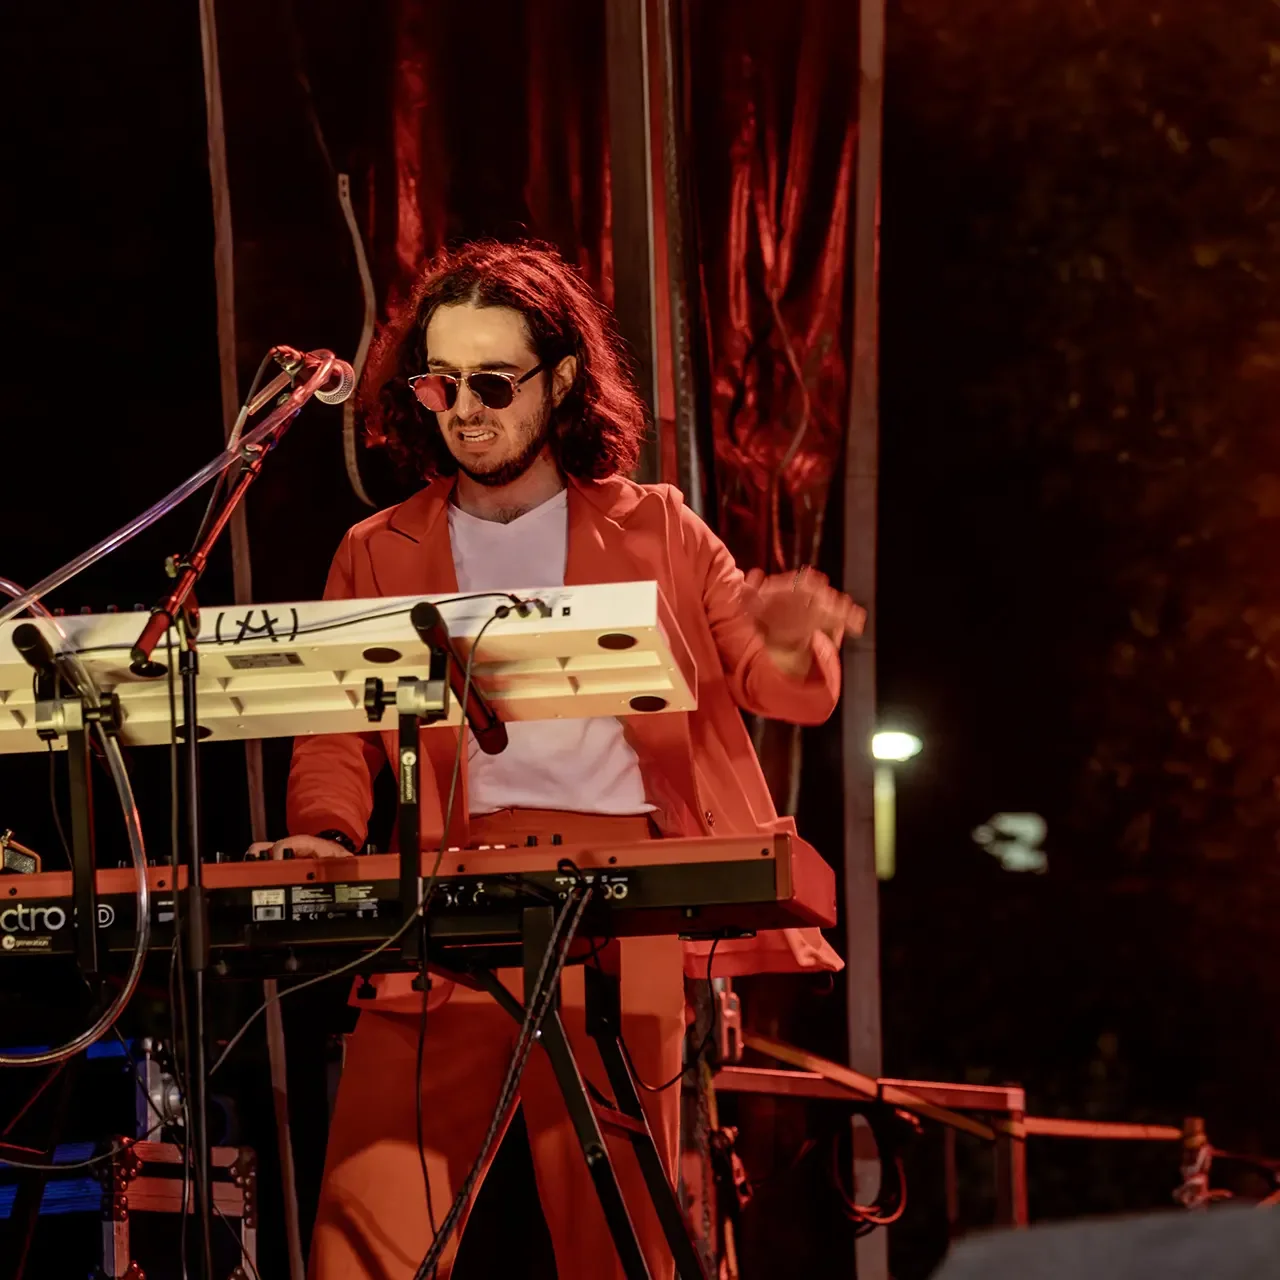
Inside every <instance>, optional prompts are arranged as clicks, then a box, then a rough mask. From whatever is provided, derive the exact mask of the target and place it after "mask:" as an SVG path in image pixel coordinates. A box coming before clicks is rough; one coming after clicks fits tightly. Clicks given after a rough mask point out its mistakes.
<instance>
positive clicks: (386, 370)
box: [360, 240, 647, 480]
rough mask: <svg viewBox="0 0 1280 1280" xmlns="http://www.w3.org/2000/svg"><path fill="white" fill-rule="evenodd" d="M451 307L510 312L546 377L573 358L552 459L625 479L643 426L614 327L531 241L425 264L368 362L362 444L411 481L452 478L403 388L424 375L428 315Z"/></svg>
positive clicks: (447, 458) (470, 249)
mask: <svg viewBox="0 0 1280 1280" xmlns="http://www.w3.org/2000/svg"><path fill="white" fill-rule="evenodd" d="M459 303H464V304H470V305H472V306H478V307H510V308H511V309H512V310H514V311H518V312H519V313H520V314H521V315H522V316H523V317H524V322H525V326H526V328H527V329H528V332H529V339H530V343H531V345H532V347H533V350H534V351H535V352H536V353H537V356H538V359H539V361H542V362H544V363H546V364H547V365H548V367H553V366H554V365H556V364H557V363H559V361H561V360H563V359H564V358H565V356H575V357H576V358H577V362H578V367H577V374H576V376H575V378H574V381H573V385H572V386H571V387H570V388H569V391H568V393H567V394H566V395H565V396H564V398H563V399H562V400H561V401H560V403H559V405H557V406H556V407H555V408H554V409H553V410H552V415H551V424H550V445H551V450H552V453H553V455H554V456H555V458H556V461H557V462H558V463H559V465H560V468H561V469H562V470H563V471H564V472H566V473H567V474H568V475H571V476H575V477H577V478H578V479H583V480H585V479H595V480H600V479H603V478H604V477H606V476H611V475H614V474H616V473H618V472H623V473H626V472H629V471H630V470H632V468H633V467H634V466H635V464H636V461H637V459H638V458H639V456H640V442H641V440H642V439H643V437H644V433H645V429H646V425H647V417H646V412H645V407H644V402H643V401H642V400H641V399H640V396H639V394H638V393H637V391H636V384H635V380H634V378H633V377H632V374H631V370H630V368H629V366H628V363H627V360H626V356H625V354H624V350H623V346H622V340H621V338H620V336H619V334H618V328H617V324H616V322H615V321H614V318H613V315H612V314H611V312H610V311H609V309H608V308H607V307H606V306H605V305H604V304H603V303H602V302H601V301H600V300H599V299H598V298H597V297H596V296H595V294H594V293H592V291H591V289H590V287H589V286H588V285H587V283H586V282H585V281H584V280H583V279H582V277H581V276H580V275H579V274H578V273H577V271H575V270H574V269H573V268H572V267H571V266H570V265H569V264H568V263H567V262H565V261H564V259H563V258H561V256H560V255H559V253H557V252H556V250H555V249H554V248H553V247H552V246H551V245H549V244H543V243H540V242H536V241H518V242H516V243H511V244H504V243H500V242H499V241H496V240H477V241H473V242H472V243H470V244H466V245H463V246H462V247H460V248H457V249H452V250H449V249H446V250H444V251H442V252H441V253H440V254H438V255H437V256H436V258H435V259H434V260H433V261H432V262H431V264H430V265H429V266H428V267H427V269H426V271H425V272H423V275H422V278H421V279H420V280H419V281H418V283H417V285H416V286H415V288H414V290H413V292H412V294H411V295H410V296H409V298H408V299H407V301H406V302H405V303H404V304H403V305H402V306H401V307H400V308H399V309H398V310H397V311H396V312H395V313H394V314H393V315H392V316H391V318H390V319H389V320H388V322H387V324H386V325H385V326H384V327H383V329H382V332H381V333H380V334H379V336H378V339H377V341H376V343H375V344H374V347H373V350H372V352H371V354H370V357H369V363H368V367H367V371H366V375H365V377H364V379H363V380H362V386H361V392H360V403H361V405H362V407H363V410H364V421H365V433H366V437H367V439H368V441H369V443H370V444H372V445H376V446H382V447H385V448H386V449H387V451H388V452H389V453H390V455H391V457H392V459H393V460H394V461H395V463H396V464H397V465H398V466H399V467H400V468H401V469H402V470H403V471H405V472H406V473H408V474H409V475H410V476H412V477H413V478H414V479H430V478H432V477H435V476H449V475H454V474H455V473H456V472H457V470H458V465H457V463H456V462H455V461H454V458H453V455H452V454H451V453H450V452H449V449H448V447H447V446H446V444H445V442H444V439H443V437H442V436H441V434H440V429H439V427H438V425H437V423H436V415H435V414H434V413H432V412H431V411H430V410H428V409H425V408H424V407H423V406H422V405H421V404H419V403H418V401H417V399H416V397H415V396H414V394H413V391H412V389H411V388H410V386H409V379H410V378H411V377H413V376H414V375H415V374H419V373H426V372H427V342H426V335H427V326H428V325H429V324H430V323H431V317H432V316H433V315H434V314H435V312H436V309H437V308H439V307H447V306H454V305H456V304H459Z"/></svg>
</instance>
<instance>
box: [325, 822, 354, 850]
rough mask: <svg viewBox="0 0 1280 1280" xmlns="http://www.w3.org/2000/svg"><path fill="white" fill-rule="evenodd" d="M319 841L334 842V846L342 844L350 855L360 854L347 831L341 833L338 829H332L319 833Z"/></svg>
mask: <svg viewBox="0 0 1280 1280" xmlns="http://www.w3.org/2000/svg"><path fill="white" fill-rule="evenodd" d="M316 839H317V840H332V841H333V842H334V844H340V845H341V846H342V847H343V848H344V849H345V850H346V851H347V852H348V853H359V852H360V850H359V849H358V848H357V847H356V842H355V841H354V840H353V839H352V838H351V837H350V836H349V835H347V833H346V832H345V831H339V830H338V829H337V828H336V827H330V828H329V830H328V831H317V832H316Z"/></svg>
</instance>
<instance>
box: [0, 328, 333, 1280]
mask: <svg viewBox="0 0 1280 1280" xmlns="http://www.w3.org/2000/svg"><path fill="white" fill-rule="evenodd" d="M272 358H274V359H276V360H277V362H278V363H280V364H281V365H282V366H283V368H284V371H285V372H284V374H283V375H281V377H284V378H296V379H297V385H295V386H294V388H293V390H292V391H291V392H290V393H289V394H288V395H287V396H285V397H284V398H283V399H282V400H281V402H280V403H278V404H277V405H276V406H275V408H274V409H272V411H271V412H270V413H268V414H267V416H266V417H265V418H264V419H263V420H262V421H261V422H260V423H258V424H257V425H256V426H254V427H253V429H252V430H250V431H248V432H247V433H245V434H243V435H241V429H242V427H243V425H244V423H245V422H246V420H247V418H248V417H249V416H251V411H252V410H254V409H255V408H261V407H262V406H264V405H265V403H266V402H267V401H268V399H269V398H270V397H271V396H273V395H274V394H275V389H276V388H277V387H278V386H279V385H280V380H279V379H277V380H276V382H274V383H272V384H271V385H269V386H268V387H266V388H265V389H263V390H262V391H261V393H259V387H258V383H259V382H260V381H261V379H262V377H263V375H264V374H265V371H266V368H267V366H268V364H269V362H270V360H271V359H272ZM321 392H324V393H325V395H326V396H327V397H328V398H330V399H331V400H334V401H338V400H341V399H344V398H345V397H346V396H347V395H349V394H350V392H351V386H350V366H348V365H346V363H345V362H344V361H341V360H339V359H338V358H337V357H336V356H335V355H334V354H333V353H332V352H330V351H314V352H310V353H305V354H304V353H302V352H298V351H296V350H295V349H294V348H292V347H274V348H272V349H271V351H269V352H268V354H267V357H266V358H264V360H263V362H262V364H261V365H260V366H259V371H258V376H257V378H255V382H254V385H253V386H252V387H251V388H250V390H249V395H248V397H247V399H246V402H245V405H244V407H243V409H242V411H241V414H240V418H239V420H238V421H237V423H236V429H235V431H234V432H233V433H232V440H231V441H230V442H229V444H228V447H227V449H225V450H224V451H223V453H222V454H220V455H219V456H218V457H217V458H215V459H214V460H213V462H211V463H209V464H208V465H207V466H205V467H202V468H201V469H200V470H199V471H198V472H196V474H195V475H193V476H192V477H191V478H190V479H188V480H186V481H184V482H183V484H181V485H179V486H178V487H177V488H176V489H174V490H173V492H172V493H170V494H169V495H168V496H167V497H165V498H163V499H161V501H160V502H158V503H156V504H155V505H154V506H152V507H150V508H149V509H148V510H147V511H145V512H144V513H143V514H142V515H141V516H138V517H137V518H136V519H134V520H132V521H130V522H129V523H128V524H127V525H125V526H123V527H122V528H120V529H118V530H117V531H116V532H115V533H113V534H111V535H110V536H108V537H107V538H105V539H103V540H102V541H101V542H99V543H97V544H96V545H95V546H93V547H91V548H90V549H89V550H88V551H86V552H84V553H83V554H82V555H80V556H77V557H76V558H75V559H74V560H72V561H70V562H69V563H68V564H66V565H64V566H63V567H62V568H61V569H58V570H56V571H55V572H54V573H52V574H50V575H49V576H48V577H46V578H44V579H43V580H42V581H41V582H39V583H37V584H36V586H35V587H33V588H31V589H30V590H28V591H25V592H21V593H18V594H16V598H15V599H14V600H12V601H11V602H10V603H9V604H7V605H5V606H4V607H2V608H0V623H2V622H5V621H7V620H8V619H9V618H12V617H15V616H16V615H17V614H19V613H21V612H22V611H23V610H24V609H27V608H29V607H32V606H35V605H37V604H38V602H39V601H40V599H41V597H42V596H44V595H45V594H47V593H48V592H49V591H52V590H53V589H54V588H55V587H57V586H60V585H62V584H63V583H65V582H67V581H68V580H69V579H71V578H72V577H74V576H75V575H76V574H77V573H79V572H80V571H81V570H83V569H85V568H87V567H88V566H89V565H91V564H94V563H95V562H96V561H98V560H100V559H101V558H102V557H103V556H105V555H107V554H108V553H110V552H111V551H113V550H115V549H116V548H117V547H119V546H122V545H123V544H124V543H125V542H127V541H129V540H130V539H131V538H132V537H134V536H135V535H136V534H138V533H139V532H141V531H142V530H143V529H145V528H147V527H148V526H150V525H151V524H153V523H154V522H155V521H156V520H158V519H159V518H160V517H161V516H163V515H165V514H166V513H167V512H169V511H170V510H172V509H173V507H175V506H176V505H177V504H178V503H179V502H181V501H183V500H184V499H185V498H187V497H189V496H190V495H191V494H193V493H195V492H196V491H197V490H198V489H199V488H201V487H202V486H203V485H204V484H206V483H207V482H208V481H209V480H213V479H215V478H217V480H218V483H217V484H216V485H215V488H214V492H213V496H212V497H211V499H210V501H209V505H208V508H207V510H206V512H205V517H204V520H203V521H202V522H201V526H200V531H199V533H198V535H197V537H196V540H195V545H194V546H193V548H192V550H191V551H190V552H189V553H188V554H186V555H185V556H180V557H170V558H169V560H168V561H167V562H166V569H167V571H168V573H169V576H170V577H171V578H173V579H174V586H173V589H172V590H171V591H170V592H169V594H168V595H167V596H166V597H165V599H164V600H162V601H161V602H160V603H158V604H157V605H156V606H155V608H154V609H153V610H152V611H151V616H150V617H149V618H148V620H147V622H146V624H145V626H144V627H143V629H142V632H141V634H140V635H138V636H137V638H136V639H135V640H134V641H133V643H132V644H130V645H129V646H128V648H127V650H126V652H127V654H128V657H129V659H130V661H129V670H130V671H131V672H132V673H133V674H134V675H135V676H137V677H139V678H141V679H147V678H155V677H158V676H161V675H165V674H166V673H167V668H166V667H165V666H163V665H161V664H160V663H157V662H155V661H153V659H152V654H153V651H154V650H155V648H156V647H157V646H158V645H159V644H160V643H161V641H164V640H166V639H168V640H169V641H170V642H172V640H173V633H174V632H175V631H176V633H177V641H176V648H177V650H178V653H179V668H180V672H181V678H182V712H183V724H182V728H181V730H180V731H179V732H180V735H181V736H182V737H183V739H184V762H185V767H184V783H185V802H186V803H185V810H186V825H187V842H186V855H187V858H186V867H187V874H188V882H187V889H186V893H185V894H184V895H183V900H182V902H181V904H180V907H179V910H178V914H177V919H176V920H175V922H174V927H175V930H176V931H177V933H178V935H179V944H180V950H181V952H182V959H183V964H184V966H185V973H186V976H187V979H188V984H189V990H188V996H187V1000H186V1004H187V1006H188V1009H189V1012H190V1023H189V1024H188V1026H187V1027H186V1029H185V1030H186V1033H187V1034H186V1035H185V1036H184V1043H185V1045H186V1048H187V1051H188V1053H189V1054H190V1055H191V1061H190V1062H188V1063H187V1067H186V1070H185V1071H184V1076H185V1078H186V1080H187V1084H188V1088H189V1094H190V1096H189V1116H190V1124H189V1126H188V1135H189V1137H190V1140H191V1148H192V1152H193V1167H194V1182H195V1189H196V1205H197V1212H196V1214H195V1220H196V1240H195V1247H196V1256H197V1258H198V1264H197V1266H198V1271H197V1275H198V1277H199V1280H212V1275H211V1271H212V1263H211V1255H210V1237H211V1234H212V1230H213V1226H212V1224H213V1200H212V1190H211V1186H212V1177H211V1167H210V1164H209V1143H208V1116H207V1105H206V1097H205V1083H206V1070H205V1063H206V1061H207V1055H206V1051H205V1009H204V977H205V972H206V970H207V967H208V938H207V935H206V917H205V910H204V892H203V883H202V872H203V864H204V859H203V854H202V847H201V842H202V821H201V809H200V804H201V793H200V768H199V750H198V748H199V739H200V721H199V711H198V695H199V676H200V664H199V657H198V646H199V637H200V621H199V613H198V609H197V607H196V603H195V597H194V594H193V592H194V589H195V586H196V583H197V582H198V581H199V579H200V576H201V574H202V573H203V572H204V568H205V565H206V563H207V561H208V557H209V553H210V551H211V550H212V548H213V546H214V544H215V543H216V541H217V539H218V537H219V536H220V534H221V533H222V531H223V529H224V528H226V526H227V524H228V523H229V521H230V520H231V516H232V514H233V512H234V511H235V509H236V508H237V506H238V505H239V504H240V502H241V500H242V499H243V497H244V495H245V494H246V492H247V491H248V489H249V486H250V485H251V484H252V483H253V481H254V480H255V479H256V478H257V476H258V474H259V473H260V472H261V470H262V466H263V463H264V461H265V459H266V456H267V454H269V453H270V452H271V450H272V449H274V448H275V446H276V445H277V444H279V442H280V441H281V440H282V439H283V437H284V434H285V432H286V431H287V430H288V427H289V424H290V423H291V422H292V420H293V419H294V418H295V417H296V416H297V414H298V413H299V412H300V411H301V409H302V408H303V406H304V405H305V404H306V402H307V401H308V400H309V399H310V398H311V397H312V396H315V395H317V394H319V393H321ZM233 467H238V470H237V471H236V473H235V476H234V478H232V479H230V480H229V481H228V482H227V483H225V484H224V483H223V479H222V477H223V473H224V472H227V471H230V470H231V469H232V468H233ZM132 625H134V626H136V619H134V620H133V623H132ZM22 627H27V628H29V630H25V631H23V630H21V628H22ZM8 630H9V631H10V632H11V634H10V635H8V636H6V637H4V639H3V641H2V642H0V643H2V646H3V647H4V648H6V649H7V648H9V647H10V645H12V646H13V648H14V649H15V651H16V652H18V653H19V655H20V656H21V657H22V658H23V659H24V660H25V661H27V662H28V663H29V664H30V665H32V666H33V667H35V669H36V678H35V690H34V696H33V707H32V714H31V720H30V723H29V725H28V726H27V727H29V728H31V729H32V730H33V734H34V736H33V737H32V738H31V741H33V742H34V743H36V744H38V745H39V747H41V748H43V747H44V745H45V741H46V740H47V741H49V742H59V743H60V742H61V739H62V738H63V737H64V736H65V737H66V738H67V742H66V743H65V744H64V745H66V746H67V747H68V749H69V750H70V751H71V753H72V782H73V799H72V813H73V824H74V823H75V821H76V817H75V815H76V814H77V813H80V814H81V815H82V817H83V815H85V814H91V813H92V807H91V802H90V799H89V793H88V789H87V788H88V781H87V780H88V769H87V763H86V764H85V765H84V767H83V768H77V763H76V762H77V760H81V761H87V756H85V754H84V753H85V748H84V745H83V743H84V739H85V737H86V734H87V733H88V732H89V731H92V732H94V733H95V734H96V736H97V737H98V739H99V741H100V744H101V746H102V749H103V752H104V754H105V755H106V758H107V760H108V763H109V764H110V766H111V769H112V773H113V775H116V774H117V773H118V777H117V786H118V788H119V789H120V792H121V799H122V802H123V804H124V809H125V818H126V825H127V827H128V828H129V831H130V842H131V844H132V845H133V846H134V870H135V875H136V884H137V902H136V904H135V905H136V910H135V919H136V920H137V922H138V934H137V939H136V943H135V952H134V963H133V965H132V967H131V969H130V976H129V979H128V980H127V981H126V983H125V985H124V988H123V989H122V991H121V992H120V993H119V995H118V996H117V997H116V999H115V1000H114V1001H113V1002H112V1003H111V1006H110V1008H108V1010H107V1012H106V1013H105V1014H104V1015H103V1016H102V1018H100V1019H99V1021H98V1023H97V1024H96V1025H95V1027H94V1028H92V1029H91V1031H90V1032H88V1033H86V1034H85V1035H84V1036H81V1037H78V1038H77V1040H76V1041H73V1042H72V1044H71V1045H68V1046H64V1047H63V1048H61V1049H59V1050H55V1051H52V1053H51V1054H44V1055H41V1056H39V1057H29V1058H18V1057H16V1056H13V1055H4V1056H0V1064H3V1065H8V1064H13V1063H15V1062H32V1061H51V1060H52V1061H56V1060H59V1059H60V1058H61V1057H62V1056H66V1055H67V1054H68V1053H73V1052H76V1051H78V1049H80V1048H82V1047H84V1045H85V1044H87V1043H91V1042H92V1040H93V1039H96V1038H97V1036H98V1035H101V1034H102V1033H103V1032H104V1031H105V1030H106V1029H108V1028H109V1027H110V1026H111V1025H112V1022H113V1021H114V1019H115V1017H116V1016H117V1015H118V1013H119V1011H120V1009H121V1008H123V1006H124V1004H125V1003H126V1002H127V1001H128V999H129V998H130V997H131V996H132V994H133V990H134V987H135V986H136V983H137V978H138V974H139V973H140V971H141V965H142V961H143V959H144V958H145V954H146V950H147V944H148V941H149V937H148V935H149V931H150V926H151V908H150V902H149V896H148V895H149V891H150V890H149V884H148V880H147V875H146V857H145V853H144V851H143V846H142V840H141V832H140V830H136V828H137V826H138V823H137V813H136V810H135V809H134V807H133V803H132V796H131V795H130V794H129V793H128V781H127V777H125V774H124V765H123V762H122V759H121V756H120V746H119V743H118V742H117V741H116V736H115V735H116V733H117V731H118V730H119V728H120V726H121V724H122V720H123V717H122V714H121V712H120V707H119V702H118V700H117V699H116V697H115V695H114V694H113V693H112V692H111V691H109V690H108V691H107V692H106V694H105V695H103V696H99V693H98V689H97V686H96V684H95V682H94V680H93V678H92V676H91V675H90V673H89V672H87V671H86V670H85V669H84V667H83V665H82V664H81V662H80V653H79V650H80V649H81V648H82V647H83V646H79V645H76V644H73V643H70V642H68V641H67V639H66V636H65V633H63V632H62V629H61V628H60V627H59V626H58V625H57V623H56V620H54V619H51V618H48V617H47V614H46V618H45V620H44V621H41V622H38V623H24V624H19V627H18V628H9V629H8ZM55 636H56V638H57V640H58V641H59V642H60V643H59V644H58V645H56V646H55V645H54V644H52V643H50V641H51V640H52V639H53V638H54V637H55ZM55 649H56V652H57V655H58V657H57V661H56V662H55V661H54V659H53V654H54V652H55ZM64 679H65V683H66V686H67V689H68V690H69V691H70V693H71V694H73V695H74V696H66V695H65V694H64V689H63V682H64ZM168 696H169V694H168V689H166V690H165V697H166V701H167V699H168ZM0 701H4V699H3V698H0ZM5 711H6V712H7V715H6V719H7V720H9V721H13V720H15V719H16V718H18V717H15V716H14V714H13V709H12V708H8V707H6V708H5ZM18 716H19V717H21V716H22V713H21V712H19V713H18ZM172 732H173V730H172V729H171V733H172ZM30 749H34V748H30ZM173 856H174V859H175V862H176V859H177V850H174V854H173ZM73 866H74V867H76V868H77V869H78V871H79V874H78V875H77V877H76V890H75V896H76V912H77V914H76V927H77V937H78V942H77V947H78V952H79V959H80V961H81V964H82V965H89V966H90V967H89V968H88V969H87V970H86V976H92V974H93V973H94V972H96V967H97V965H96V954H95V951H96V940H97V931H96V922H97V917H98V913H97V903H96V900H95V893H96V885H95V879H94V876H93V874H92V866H93V844H92V827H91V824H90V825H88V826H87V827H86V830H84V831H83V832H81V833H80V837H79V838H78V839H77V840H74V841H73ZM86 868H87V869H88V873H87V874H86ZM86 907H87V908H88V909H87V910H86ZM14 919H15V920H17V919H18V917H14ZM10 936H14V935H12V934H10ZM193 1064H194V1069H192V1065H193Z"/></svg>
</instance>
